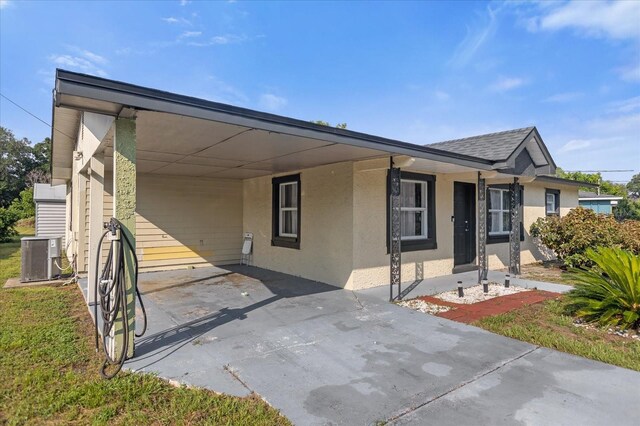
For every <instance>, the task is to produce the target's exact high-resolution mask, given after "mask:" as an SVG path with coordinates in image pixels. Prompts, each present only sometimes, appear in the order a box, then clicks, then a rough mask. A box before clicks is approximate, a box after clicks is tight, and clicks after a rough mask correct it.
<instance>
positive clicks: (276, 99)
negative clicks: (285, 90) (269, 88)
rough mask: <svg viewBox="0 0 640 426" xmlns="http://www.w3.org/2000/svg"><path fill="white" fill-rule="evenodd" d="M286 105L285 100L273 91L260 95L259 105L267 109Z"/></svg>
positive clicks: (275, 108) (272, 109) (271, 109)
mask: <svg viewBox="0 0 640 426" xmlns="http://www.w3.org/2000/svg"><path fill="white" fill-rule="evenodd" d="M286 105H287V100H286V99H285V98H283V97H281V96H277V95H274V94H273V93H264V94H262V96H260V106H261V107H262V108H264V109H266V110H267V111H278V110H280V109H282V108H284V107H285V106H286Z"/></svg>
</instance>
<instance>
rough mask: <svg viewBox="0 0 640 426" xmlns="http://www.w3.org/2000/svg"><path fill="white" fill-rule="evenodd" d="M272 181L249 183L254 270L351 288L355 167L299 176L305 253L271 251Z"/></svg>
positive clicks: (247, 218) (247, 222)
mask: <svg viewBox="0 0 640 426" xmlns="http://www.w3.org/2000/svg"><path fill="white" fill-rule="evenodd" d="M289 174H295V172H294V173H287V175H289ZM271 180H272V176H266V177H259V178H254V179H248V180H245V181H244V208H243V215H244V232H252V233H253V235H254V243H253V264H254V265H256V266H259V267H262V268H267V269H273V270H276V271H280V272H284V273H287V274H292V275H297V276H303V277H305V278H309V279H312V280H317V281H321V282H325V283H328V284H333V285H337V286H340V287H344V286H345V285H347V283H348V282H349V279H350V275H351V270H352V258H353V237H352V235H353V201H354V200H353V165H352V163H349V162H346V163H338V164H332V165H328V166H322V167H315V168H311V169H305V170H302V171H300V187H301V188H300V189H301V206H302V211H301V218H300V249H291V248H284V247H274V246H272V245H271V209H272V206H271Z"/></svg>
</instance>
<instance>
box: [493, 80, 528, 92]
mask: <svg viewBox="0 0 640 426" xmlns="http://www.w3.org/2000/svg"><path fill="white" fill-rule="evenodd" d="M524 84H526V81H525V80H524V79H522V78H518V77H500V78H499V79H498V80H496V81H495V82H494V83H493V84H491V86H489V90H491V91H492V92H500V93H501V92H507V91H509V90H513V89H517V88H518V87H520V86H523V85H524Z"/></svg>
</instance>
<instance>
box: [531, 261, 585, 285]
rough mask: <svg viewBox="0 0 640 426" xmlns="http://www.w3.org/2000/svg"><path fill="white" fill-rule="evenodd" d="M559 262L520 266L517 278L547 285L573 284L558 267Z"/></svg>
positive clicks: (566, 273)
mask: <svg viewBox="0 0 640 426" xmlns="http://www.w3.org/2000/svg"><path fill="white" fill-rule="evenodd" d="M561 265H562V263H561V262H558V261H547V262H538V263H532V264H529V265H522V266H521V270H520V272H521V273H520V275H519V278H522V279H527V280H533V281H545V282H549V283H557V284H565V285H573V284H574V282H573V280H572V278H571V274H569V273H568V272H567V271H565V270H563V269H562V268H561V267H560V266H561Z"/></svg>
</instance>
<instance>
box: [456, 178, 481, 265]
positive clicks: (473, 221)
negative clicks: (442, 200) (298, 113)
mask: <svg viewBox="0 0 640 426" xmlns="http://www.w3.org/2000/svg"><path fill="white" fill-rule="evenodd" d="M457 186H463V187H464V188H465V189H466V191H465V193H466V196H465V209H467V211H468V213H469V226H470V227H471V230H470V233H469V236H470V239H469V245H468V247H467V250H468V257H469V258H470V260H469V261H467V262H464V263H456V235H455V233H456V225H455V219H456V187H457ZM452 197H453V218H454V224H453V230H452V231H453V232H452V238H453V253H452V255H453V267H454V270H456V271H457V270H458V269H459V268H461V267H462V268H464V267H465V266H469V267H471V266H473V268H471V269H475V263H476V258H477V257H478V250H477V247H476V244H477V240H478V236H477V229H478V226H477V221H478V215H477V209H476V205H477V200H476V184H475V183H472V182H458V181H454V182H453V194H452Z"/></svg>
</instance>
